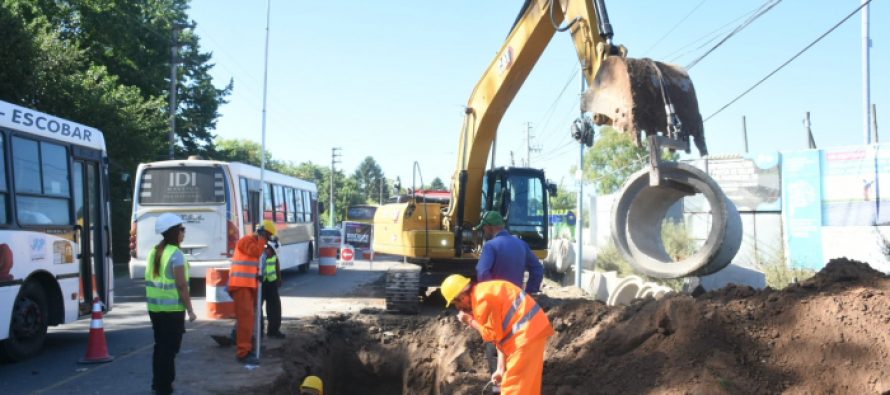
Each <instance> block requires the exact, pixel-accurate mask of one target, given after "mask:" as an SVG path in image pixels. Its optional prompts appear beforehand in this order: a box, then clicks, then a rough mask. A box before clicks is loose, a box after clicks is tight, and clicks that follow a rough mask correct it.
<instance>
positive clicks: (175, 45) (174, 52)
mask: <svg viewBox="0 0 890 395" xmlns="http://www.w3.org/2000/svg"><path fill="white" fill-rule="evenodd" d="M179 29H180V26H179V25H177V24H174V25H173V41H172V42H171V43H170V55H171V58H170V155H169V158H168V159H171V160H172V159H173V146H174V144H175V143H176V85H177V84H176V83H177V80H178V79H179V78H178V76H177V70H176V66H177V64H178V63H179Z"/></svg>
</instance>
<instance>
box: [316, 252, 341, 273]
mask: <svg viewBox="0 0 890 395" xmlns="http://www.w3.org/2000/svg"><path fill="white" fill-rule="evenodd" d="M318 274H321V275H323V276H333V275H335V274H337V245H336V244H334V245H326V246H319V247H318Z"/></svg>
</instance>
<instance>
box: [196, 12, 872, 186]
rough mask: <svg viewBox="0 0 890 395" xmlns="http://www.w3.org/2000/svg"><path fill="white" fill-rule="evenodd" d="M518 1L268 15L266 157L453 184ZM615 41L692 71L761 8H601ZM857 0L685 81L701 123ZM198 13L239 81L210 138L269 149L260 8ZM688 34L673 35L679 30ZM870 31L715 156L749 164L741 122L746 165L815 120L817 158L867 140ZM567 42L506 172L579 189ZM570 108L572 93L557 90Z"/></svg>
mask: <svg viewBox="0 0 890 395" xmlns="http://www.w3.org/2000/svg"><path fill="white" fill-rule="evenodd" d="M521 3H522V1H521V0H514V1H506V0H489V1H484V0H475V1H471V0H452V1H447V2H419V1H405V0H401V1H397V0H391V1H377V2H368V1H311V2H310V1H293V0H289V1H282V0H272V16H271V38H270V44H269V45H270V51H269V74H268V79H269V85H268V87H269V88H268V92H269V94H268V102H267V116H268V118H267V129H266V130H267V135H266V144H267V148H268V149H269V150H270V151H271V152H272V154H273V155H274V156H275V157H276V158H278V159H284V160H290V161H294V162H304V161H311V162H313V163H316V164H320V165H330V161H331V147H335V146H336V147H341V148H342V149H343V151H342V154H343V158H342V162H343V164H342V165H341V167H340V168H342V169H345V170H346V171H347V173H351V172H352V171H353V170H354V169H355V168H356V167H357V165H358V164H359V163H360V162H361V161H362V160H363V159H364V158H365V157H366V156H369V155H370V156H373V157H374V158H375V159H376V160H377V161H378V162H379V163H380V165H381V167H382V168H383V171H384V172H385V174H386V175H387V177H389V178H395V177H396V176H399V177H400V178H401V179H402V184H403V185H404V186H409V185H410V183H411V178H412V167H413V163H414V161H418V163H419V165H420V169H421V172H422V175H423V178H424V181H425V182H429V180H432V179H433V177H441V178H442V179H443V180H444V181H445V183H446V185H447V184H448V183H449V180H450V178H451V175H452V174H453V172H454V168H455V164H456V160H457V157H456V151H457V145H458V136H459V132H460V128H461V122H462V116H463V112H462V111H463V107H462V106H463V105H465V104H466V102H467V100H468V99H469V96H470V93H471V92H472V89H473V87H474V86H475V85H476V83H477V82H478V80H479V78H480V77H481V75H482V72H483V71H484V70H485V68H486V67H487V66H488V64H489V63H490V62H491V61H492V58H493V57H494V56H495V54H496V52H497V51H498V50H499V49H500V47H501V45H502V44H503V40H504V38H505V37H506V35H507V33H508V30H509V28H510V26H511V25H512V23H513V20H514V18H515V17H516V13H517V12H518V9H519V6H520V5H521ZM606 3H607V4H606V5H607V7H608V12H609V16H610V18H611V22H612V25H613V28H614V30H615V42H616V43H619V44H623V45H625V46H626V47H627V48H628V50H629V56H631V57H651V58H653V59H657V60H661V61H667V62H672V63H676V64H679V65H683V66H685V65H687V64H688V63H689V62H691V61H692V60H693V59H695V58H696V57H698V56H699V55H701V54H703V53H704V52H705V50H706V49H707V48H708V47H709V46H710V45H706V46H703V44H706V43H707V41H708V40H709V39H712V38H714V37H718V38H719V37H722V36H723V35H725V34H726V33H727V32H729V31H730V30H731V29H732V28H734V27H735V26H737V25H738V24H740V23H741V22H742V21H743V20H744V19H745V18H746V17H747V16H748V15H750V13H751V12H752V11H753V10H755V9H757V8H758V7H760V6H761V5H762V4H763V3H764V0H738V1H727V0H704V1H702V0H684V1H663V0H622V1H615V0H613V1H607V2H606ZM859 3H860V0H785V1H782V2H781V3H779V4H778V5H777V6H776V7H775V8H773V9H772V10H771V11H769V12H768V13H766V14H765V15H764V16H762V17H761V18H759V19H757V20H756V21H754V22H753V23H752V24H751V25H750V26H748V27H747V28H746V29H745V30H743V31H741V32H740V33H738V34H736V35H735V36H734V37H733V38H731V39H729V41H727V42H726V43H725V44H724V45H723V46H721V47H720V48H718V49H717V50H715V51H714V52H713V53H712V54H711V55H709V56H708V57H706V58H705V59H704V60H702V61H701V62H700V63H699V64H698V65H696V66H695V67H694V68H692V69H691V70H690V76H691V78H692V80H693V83H694V84H695V88H696V91H697V93H698V99H699V107H700V110H701V113H702V115H703V116H704V117H708V116H709V115H711V114H713V113H714V112H715V111H717V110H718V109H719V108H720V107H722V106H723V105H725V104H726V103H728V102H729V101H730V100H732V99H733V98H735V97H736V96H737V95H738V94H740V93H741V92H743V91H744V90H746V89H747V88H748V87H750V86H751V85H753V84H754V83H756V82H757V81H758V80H760V79H761V78H763V77H764V76H766V75H767V74H768V73H769V72H771V71H772V70H773V69H775V68H776V67H778V66H779V65H781V64H782V63H783V62H785V61H786V60H787V59H788V58H790V57H791V56H792V55H794V54H795V53H797V52H798V51H799V50H801V49H802V48H804V47H805V46H806V45H807V44H809V43H810V42H811V41H813V40H814V39H815V38H816V37H818V36H819V35H821V34H822V33H823V32H825V31H826V30H828V29H829V28H830V27H831V26H833V25H834V24H835V23H837V22H838V21H839V20H840V19H841V18H843V17H844V16H846V15H847V14H849V13H850V12H851V11H853V10H854V9H855V8H856V7H857V6H858V5H859ZM191 6H192V8H191V10H190V12H189V14H190V16H191V18H192V19H193V20H194V21H196V22H197V28H196V31H197V33H198V35H199V36H200V37H201V43H202V45H203V49H204V50H205V51H210V52H213V62H214V63H215V64H216V67H215V68H214V70H213V76H214V80H215V82H216V83H217V85H218V86H222V85H223V84H225V83H226V82H227V81H228V80H229V79H230V78H231V79H234V91H233V94H232V95H231V96H230V97H229V100H230V103H229V104H226V105H225V106H223V107H222V109H221V114H222V117H221V119H220V120H219V122H218V125H217V130H216V133H217V134H218V135H219V136H220V137H223V138H242V139H251V140H254V141H257V142H259V141H260V134H261V133H260V131H261V121H262V112H261V110H262V102H263V96H262V83H263V53H264V52H263V50H264V39H265V23H266V2H265V1H261V0H253V1H234V0H193V1H192V4H191ZM870 13H871V37H872V47H871V93H872V94H871V97H872V102H873V103H876V104H877V109H878V121H879V130H881V131H882V132H883V133H882V134H884V135H886V136H885V137H882V140H886V141H890V140H888V139H890V135H887V133H888V132H887V131H890V127H888V126H887V125H890V111H888V108H890V73H888V72H887V71H886V70H890V52H888V45H890V21H888V17H890V4H888V1H886V0H874V1H873V2H872V4H871V7H870ZM684 18H685V20H684V21H683V23H680V24H678V22H680V21H681V20H683V19H684ZM860 37H861V25H860V17H859V15H856V16H854V17H853V18H851V19H850V20H849V21H847V22H846V23H845V24H844V25H842V26H841V27H840V28H838V29H837V30H835V31H834V32H833V33H832V34H830V35H829V36H827V37H826V38H825V39H823V40H822V41H821V42H820V43H818V44H816V46H814V47H813V48H811V49H810V50H809V51H808V52H806V53H805V54H803V55H802V56H800V57H799V58H798V59H797V60H795V61H794V62H793V63H791V64H790V65H788V66H787V67H785V68H784V69H783V70H782V71H780V72H778V73H777V74H776V75H775V76H773V77H772V78H771V79H769V80H767V81H766V82H765V83H763V84H762V85H761V86H760V87H758V88H757V89H755V90H754V91H752V92H751V93H749V94H748V95H747V96H746V97H744V98H743V99H741V100H739V101H738V102H737V103H735V104H734V105H732V106H730V107H729V108H727V109H726V110H724V111H723V112H721V113H720V114H718V115H716V116H715V117H713V118H712V119H711V120H709V121H708V122H706V123H705V133H706V137H707V140H708V144H709V148H710V151H711V153H712V154H729V153H739V152H742V150H743V139H742V126H741V125H742V121H741V118H742V116H743V115H744V116H746V118H747V127H748V140H749V147H750V150H751V151H752V152H771V151H776V150H790V149H799V148H805V147H806V141H807V140H806V135H805V134H804V126H803V123H802V120H803V118H804V114H805V112H806V111H810V113H811V120H812V129H813V133H814V135H815V140H816V143H817V144H818V145H819V147H820V148H821V147H830V146H843V145H856V144H861V143H862V142H863V141H864V137H863V129H862V124H863V110H862V90H861V88H862V83H861V78H862V73H861V68H862V63H861V39H860ZM577 63H578V62H577V58H576V55H575V52H574V47H573V46H572V45H571V41H570V37H569V36H568V33H562V34H559V33H558V34H557V36H555V37H554V38H553V40H552V42H551V44H550V46H549V47H548V48H547V50H546V51H545V53H544V54H543V56H542V57H541V59H540V60H539V62H538V64H537V66H536V67H535V69H534V70H533V71H532V73H531V75H530V76H529V78H528V80H527V81H526V83H525V85H524V86H523V88H522V90H520V92H519V94H518V96H517V97H516V99H515V100H514V101H513V104H512V105H511V107H510V109H509V110H508V112H507V113H506V115H505V116H504V119H503V121H502V123H501V125H500V129H499V131H498V143H497V151H498V152H497V156H496V160H497V163H498V164H499V165H506V164H509V160H510V155H511V154H510V153H511V151H512V152H513V155H514V157H515V160H516V163H517V164H520V163H521V161H524V160H525V157H526V138H525V135H526V125H527V123H528V122H531V124H532V129H531V134H532V135H533V139H532V144H533V145H535V146H540V147H541V151H540V152H539V153H532V155H531V165H532V166H533V167H543V168H544V169H545V170H546V171H547V174H548V177H549V178H551V179H553V180H554V181H556V182H560V181H562V182H563V183H565V185H566V186H568V187H570V188H572V184H573V181H572V180H573V178H572V175H571V174H570V173H569V169H570V167H571V166H572V165H573V164H576V163H577V162H578V155H579V154H578V146H577V144H575V143H574V142H573V140H571V139H570V137H569V132H568V127H569V124H570V122H571V120H572V119H574V117H575V116H576V115H577V108H578V93H579V90H580V76H578V75H577V70H578V64H577ZM566 86H568V88H567V89H565V93H564V94H562V95H560V93H561V92H563V90H564V88H565V87H566Z"/></svg>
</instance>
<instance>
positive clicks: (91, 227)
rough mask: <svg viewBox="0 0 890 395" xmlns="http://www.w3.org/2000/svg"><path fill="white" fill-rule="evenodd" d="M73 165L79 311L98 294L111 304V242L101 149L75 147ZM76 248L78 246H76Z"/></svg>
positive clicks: (86, 308) (86, 309)
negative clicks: (105, 212) (108, 262)
mask: <svg viewBox="0 0 890 395" xmlns="http://www.w3.org/2000/svg"><path fill="white" fill-rule="evenodd" d="M72 151H73V152H72V153H73V157H74V167H73V168H72V175H71V176H72V180H73V181H74V182H73V184H74V213H75V214H74V215H75V227H74V228H75V230H74V233H75V243H77V244H78V245H79V248H78V255H77V258H78V262H79V264H80V283H81V292H80V299H79V302H80V305H79V306H80V314H81V315H85V314H89V313H90V312H91V311H92V302H93V298H95V297H96V296H98V297H99V298H100V299H101V300H102V301H104V302H106V303H108V293H107V291H108V290H107V289H106V288H107V284H108V281H107V278H108V276H110V275H111V273H107V272H106V271H107V270H108V268H107V267H106V265H105V256H106V254H108V252H109V251H108V250H109V249H110V248H111V246H110V245H109V236H110V235H109V234H108V232H109V228H108V226H107V225H106V224H107V223H108V222H107V221H108V220H109V219H108V218H103V217H102V213H103V209H102V208H103V203H102V202H103V200H102V190H103V189H102V182H103V179H104V178H103V177H102V174H104V172H102V152H101V151H98V150H92V149H88V148H82V147H72ZM76 248H77V247H76Z"/></svg>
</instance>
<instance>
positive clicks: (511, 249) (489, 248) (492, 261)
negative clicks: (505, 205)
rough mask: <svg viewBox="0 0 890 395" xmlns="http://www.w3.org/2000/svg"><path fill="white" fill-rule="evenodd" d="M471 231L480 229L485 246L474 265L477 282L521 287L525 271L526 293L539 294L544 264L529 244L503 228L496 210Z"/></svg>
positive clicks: (484, 216)
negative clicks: (501, 281)
mask: <svg viewBox="0 0 890 395" xmlns="http://www.w3.org/2000/svg"><path fill="white" fill-rule="evenodd" d="M474 229H476V230H479V229H482V231H483V233H484V235H485V240H486V242H485V244H484V245H483V246H482V255H481V256H480V257H479V262H478V263H477V264H476V281H478V282H482V281H488V280H505V281H509V282H511V283H513V284H514V285H516V286H517V287H519V288H523V286H522V280H523V279H524V278H525V272H526V271H528V282H527V283H526V284H525V287H524V288H525V292H526V293H537V292H540V291H541V281H542V280H543V279H544V265H542V264H541V261H540V260H539V259H538V257H536V256H535V253H534V252H532V250H531V248H529V247H528V244H527V243H526V242H524V241H522V240H520V239H519V238H517V237H514V236H513V235H511V234H510V232H507V231H506V230H505V229H504V217H501V214H500V213H498V212H497V211H488V212H486V213H485V214H484V215H483V216H482V221H480V222H479V225H477V226H476V227H475V228H474Z"/></svg>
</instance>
